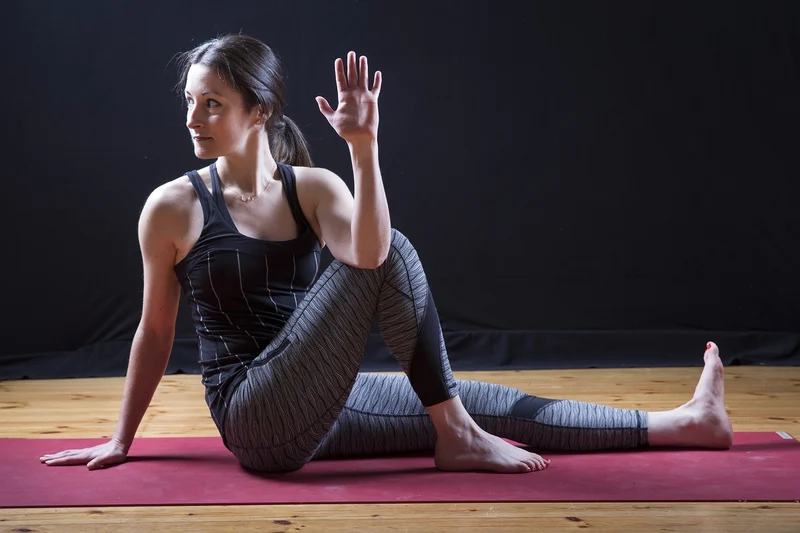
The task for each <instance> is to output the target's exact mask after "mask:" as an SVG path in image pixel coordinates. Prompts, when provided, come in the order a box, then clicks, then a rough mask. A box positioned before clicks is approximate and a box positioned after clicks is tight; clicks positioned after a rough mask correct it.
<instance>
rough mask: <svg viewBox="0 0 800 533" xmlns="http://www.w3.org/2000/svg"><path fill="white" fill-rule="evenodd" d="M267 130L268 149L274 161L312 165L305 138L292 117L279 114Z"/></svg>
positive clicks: (301, 165) (303, 165)
mask: <svg viewBox="0 0 800 533" xmlns="http://www.w3.org/2000/svg"><path fill="white" fill-rule="evenodd" d="M269 132H270V134H271V135H270V137H269V144H270V149H271V150H272V157H274V158H275V161H278V162H279V163H283V164H285V165H292V166H298V167H311V166H314V163H313V162H312V161H311V151H310V150H309V148H308V143H307V142H306V138H305V137H304V136H303V132H301V131H300V128H299V127H297V124H295V122H294V121H293V120H292V119H290V118H289V117H287V116H286V115H282V116H280V117H279V118H277V119H276V120H275V121H274V122H273V123H272V124H271V126H270V128H269Z"/></svg>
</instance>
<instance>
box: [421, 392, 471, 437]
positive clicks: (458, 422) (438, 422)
mask: <svg viewBox="0 0 800 533" xmlns="http://www.w3.org/2000/svg"><path fill="white" fill-rule="evenodd" d="M428 414H429V415H430V417H431V422H432V423H433V426H434V427H435V428H436V434H437V435H438V436H439V437H440V438H452V439H459V440H460V439H465V438H471V437H473V436H475V435H476V434H478V433H479V432H480V427H478V424H476V423H475V421H474V420H473V419H472V417H471V416H470V415H469V413H468V412H467V410H466V409H465V408H464V405H463V404H462V403H461V399H460V398H459V397H458V396H456V397H454V398H450V399H449V400H445V401H444V402H441V403H438V404H436V405H432V406H430V407H428Z"/></svg>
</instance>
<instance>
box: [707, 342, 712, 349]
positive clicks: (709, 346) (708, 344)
mask: <svg viewBox="0 0 800 533" xmlns="http://www.w3.org/2000/svg"><path fill="white" fill-rule="evenodd" d="M710 349H711V343H710V342H707V343H706V350H710Z"/></svg>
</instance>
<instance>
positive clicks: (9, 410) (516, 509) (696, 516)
mask: <svg viewBox="0 0 800 533" xmlns="http://www.w3.org/2000/svg"><path fill="white" fill-rule="evenodd" d="M699 375H700V368H699V367H697V368H659V369H592V370H541V371H493V372H456V377H458V378H459V379H474V380H482V381H489V382H492V383H502V384H505V385H508V386H511V387H516V388H519V389H520V390H523V391H525V392H528V393H529V394H536V395H539V396H545V397H551V398H568V399H574V400H580V401H588V402H596V403H603V404H607V405H613V406H616V407H626V408H640V409H648V410H665V409H671V408H674V407H677V406H678V405H680V404H682V403H684V402H686V401H687V400H688V399H689V398H690V397H691V395H692V392H693V390H694V386H695V383H696V382H697V378H698V377H699ZM122 387H123V378H94V379H70V380H23V381H11V382H3V383H0V417H1V418H2V427H3V437H18V438H98V439H100V438H106V437H107V436H108V435H110V434H111V433H112V432H113V430H114V425H115V423H116V417H117V412H118V409H119V402H120V398H121V394H122ZM726 405H727V408H728V412H729V414H730V416H731V420H732V422H733V425H734V429H735V430H737V431H786V432H788V433H791V434H794V435H797V434H798V433H800V426H798V424H800V368H785V367H781V368H776V367H733V368H728V369H726ZM137 435H138V436H140V437H160V436H214V435H216V430H215V428H214V424H213V422H212V421H211V418H210V416H209V414H208V409H207V407H206V405H205V403H204V400H203V389H202V385H201V384H200V379H199V376H195V375H188V376H187V375H177V376H166V377H165V378H164V379H163V380H162V382H161V384H160V385H159V388H158V390H157V391H156V394H155V396H154V398H153V402H152V404H151V407H150V409H149V410H148V412H147V414H146V416H145V419H144V421H143V423H142V425H141V426H140V428H139V432H138V434H137ZM233 529H235V530H236V531H238V532H250V531H303V532H314V531H326V532H331V533H336V532H339V531H342V532H344V531H348V532H350V531H354V530H364V531H414V532H419V531H430V532H439V531H442V532H444V531H448V532H450V531H484V530H486V529H493V530H502V531H507V532H512V533H513V532H526V533H528V532H536V531H552V532H562V531H580V530H584V529H592V530H604V531H616V532H621V533H627V532H640V531H645V530H646V531H660V530H663V531H714V532H716V531H727V532H732V533H739V532H745V531H748V532H749V531H770V532H797V531H800V503H766V504H765V503H735V502H733V503H728V502H718V503H696V502H685V503H684V502H680V503H646V504H643V503H630V502H610V503H575V504H565V503H558V504H547V503H485V502H478V503H457V504H450V503H447V504H336V505H327V504H326V505H230V506H222V505H220V506H163V507H103V508H45V509H40V508H33V509H4V510H0V532H12V531H13V532H15V533H21V532H34V531H35V532H37V533H48V532H51V531H52V532H55V531H59V532H61V531H82V532H84V531H91V532H95V531H96V532H101V531H114V532H120V533H124V532H129V531H130V532H132V531H171V532H183V531H187V532H188V531H192V532H205V531H209V532H211V531H214V532H217V531H223V530H233Z"/></svg>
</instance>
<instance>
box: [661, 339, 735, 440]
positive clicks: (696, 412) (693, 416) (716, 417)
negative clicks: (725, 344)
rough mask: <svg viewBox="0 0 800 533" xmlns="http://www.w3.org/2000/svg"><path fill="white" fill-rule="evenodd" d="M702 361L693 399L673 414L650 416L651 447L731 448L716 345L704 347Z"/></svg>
mask: <svg viewBox="0 0 800 533" xmlns="http://www.w3.org/2000/svg"><path fill="white" fill-rule="evenodd" d="M703 359H704V361H705V367H704V368H703V372H702V374H701V375H700V380H699V381H698V383H697V387H696V388H695V391H694V396H693V397H692V399H691V400H689V401H688V402H686V403H685V404H684V405H682V406H680V407H678V408H677V409H674V410H672V411H668V412H665V413H650V417H651V418H650V429H649V431H648V433H649V440H650V445H651V446H699V447H702V448H722V449H728V448H730V447H731V445H733V427H732V426H731V422H730V419H729V418H728V413H727V412H726V411H725V383H724V373H725V371H724V369H723V366H722V361H721V360H720V358H719V349H718V348H717V345H716V344H714V343H713V342H709V343H708V344H707V349H706V352H705V355H704V356H703Z"/></svg>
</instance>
